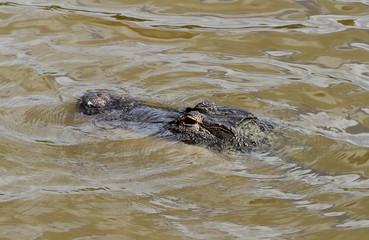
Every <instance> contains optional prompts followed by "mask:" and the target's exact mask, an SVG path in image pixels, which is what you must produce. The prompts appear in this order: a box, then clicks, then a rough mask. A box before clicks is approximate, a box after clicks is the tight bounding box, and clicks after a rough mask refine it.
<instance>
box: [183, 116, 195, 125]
mask: <svg viewBox="0 0 369 240" xmlns="http://www.w3.org/2000/svg"><path fill="white" fill-rule="evenodd" d="M182 121H183V123H184V124H187V125H194V124H196V123H197V121H196V120H195V119H193V118H192V117H189V116H186V117H184V118H182Z"/></svg>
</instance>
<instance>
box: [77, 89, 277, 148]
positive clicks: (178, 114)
mask: <svg viewBox="0 0 369 240" xmlns="http://www.w3.org/2000/svg"><path fill="white" fill-rule="evenodd" d="M78 108H79V110H80V112H82V113H83V114H86V115H92V117H93V118H94V120H96V121H101V122H104V123H107V124H110V125H114V126H116V127H123V128H127V129H131V130H134V131H140V132H143V133H145V134H148V135H155V136H161V137H165V138H168V139H172V140H177V141H181V142H185V143H188V144H196V145H201V146H206V147H209V148H211V149H214V150H219V151H221V150H235V151H241V152H247V151H250V150H253V149H262V148H263V147H265V146H266V145H269V143H270V141H271V139H272V136H275V135H273V134H272V133H273V130H274V126H273V125H272V124H271V123H269V122H267V121H265V120H261V119H259V118H257V117H256V116H255V115H254V114H252V113H250V112H248V111H246V110H242V109H238V108H234V107H229V106H217V105H216V104H215V103H214V102H213V101H203V102H200V103H198V104H197V105H196V106H195V107H189V108H186V109H169V108H162V107H154V106H150V105H147V104H142V103H141V102H139V101H135V100H129V99H125V98H122V97H118V96H115V95H112V94H109V93H88V94H85V95H84V96H83V97H82V98H81V99H80V100H79V102H78Z"/></svg>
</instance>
